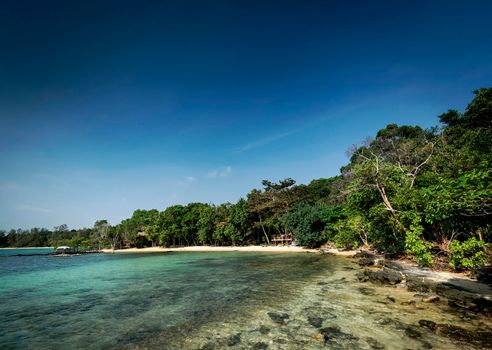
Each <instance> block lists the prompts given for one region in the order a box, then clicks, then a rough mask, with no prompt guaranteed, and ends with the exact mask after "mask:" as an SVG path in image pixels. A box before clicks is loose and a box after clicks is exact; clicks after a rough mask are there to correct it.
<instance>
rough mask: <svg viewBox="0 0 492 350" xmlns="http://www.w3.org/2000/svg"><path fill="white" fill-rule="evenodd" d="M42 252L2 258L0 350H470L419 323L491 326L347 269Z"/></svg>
mask: <svg viewBox="0 0 492 350" xmlns="http://www.w3.org/2000/svg"><path fill="white" fill-rule="evenodd" d="M50 251H52V250H51V249H44V250H43V249H26V250H24V249H15V250H10V249H9V250H4V249H0V348H1V349H230V348H235V349H323V348H324V349H327V348H328V349H384V348H386V349H426V348H434V349H458V348H459V349H467V348H470V349H472V348H473V347H471V346H468V345H466V344H457V343H456V342H453V341H450V340H449V339H446V338H441V337H438V336H436V335H435V334H433V333H429V332H428V331H426V330H425V329H421V328H418V320H419V319H430V320H432V321H434V322H447V323H449V322H451V323H454V324H459V325H460V326H464V325H466V326H468V327H474V329H481V328H483V327H487V326H488V325H486V324H483V322H482V321H481V320H480V319H476V320H474V319H473V318H467V319H464V318H463V317H464V316H463V315H460V314H459V313H453V312H451V311H449V312H448V311H443V309H442V307H438V306H436V305H431V304H429V305H424V308H423V309H419V310H416V308H415V305H406V306H403V305H402V302H403V303H404V302H405V301H409V300H415V297H414V295H413V293H409V292H406V291H404V290H397V289H395V288H387V287H376V286H373V285H370V284H360V283H359V282H357V280H356V278H355V273H356V272H357V270H356V267H355V265H354V264H353V262H351V261H350V259H347V258H341V257H333V256H323V255H319V254H309V253H297V254H291V253H250V252H210V253H205V252H196V253H195V252H190V253H184V252H179V253H143V254H91V255H81V256H66V257H55V256H50V255H37V254H43V253H49V252H50ZM23 254H25V255H23ZM33 254H36V255H33Z"/></svg>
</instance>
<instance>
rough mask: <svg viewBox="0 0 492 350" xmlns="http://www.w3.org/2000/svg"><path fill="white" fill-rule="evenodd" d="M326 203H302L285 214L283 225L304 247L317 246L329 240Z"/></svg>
mask: <svg viewBox="0 0 492 350" xmlns="http://www.w3.org/2000/svg"><path fill="white" fill-rule="evenodd" d="M325 210H326V207H325V206H324V205H320V204H316V205H309V204H301V205H298V206H297V207H295V208H294V210H292V211H291V212H289V213H287V214H286V215H284V216H283V218H282V222H283V226H284V228H285V229H286V230H287V231H290V232H292V233H293V234H294V237H295V239H296V241H297V242H298V243H299V244H300V245H301V246H304V247H309V248H316V247H319V246H320V245H321V244H323V243H325V242H326V240H327V235H326V232H325V227H326V224H325V218H324V216H325V215H324V214H325V213H324V212H325Z"/></svg>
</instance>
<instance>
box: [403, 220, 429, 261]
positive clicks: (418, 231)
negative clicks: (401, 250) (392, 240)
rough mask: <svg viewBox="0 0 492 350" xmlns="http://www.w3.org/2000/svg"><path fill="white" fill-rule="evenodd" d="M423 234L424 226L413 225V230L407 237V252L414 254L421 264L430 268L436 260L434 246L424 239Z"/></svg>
mask: <svg viewBox="0 0 492 350" xmlns="http://www.w3.org/2000/svg"><path fill="white" fill-rule="evenodd" d="M422 232H423V228H422V226H420V225H411V230H410V231H409V232H407V234H406V236H405V250H406V252H407V253H408V254H412V255H413V256H414V257H415V260H417V262H418V263H419V264H422V265H426V266H428V265H431V264H432V262H433V260H434V257H433V256H432V253H431V249H432V244H431V243H429V242H426V241H425V240H423V239H422Z"/></svg>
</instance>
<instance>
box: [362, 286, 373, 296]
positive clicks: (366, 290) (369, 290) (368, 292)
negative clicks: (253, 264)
mask: <svg viewBox="0 0 492 350" xmlns="http://www.w3.org/2000/svg"><path fill="white" fill-rule="evenodd" d="M359 292H360V294H364V295H374V293H375V290H374V289H372V288H365V287H360V288H359Z"/></svg>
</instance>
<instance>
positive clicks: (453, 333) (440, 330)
mask: <svg viewBox="0 0 492 350" xmlns="http://www.w3.org/2000/svg"><path fill="white" fill-rule="evenodd" d="M419 325H420V326H421V327H425V328H428V329H429V330H431V331H434V332H435V333H436V334H437V335H440V336H445V337H448V338H451V339H453V340H456V341H460V342H464V343H469V344H474V345H475V346H477V347H479V348H491V347H492V331H491V330H486V331H484V330H476V331H470V330H468V329H465V328H462V327H459V326H455V325H452V324H444V323H435V322H432V321H429V320H420V321H419Z"/></svg>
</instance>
